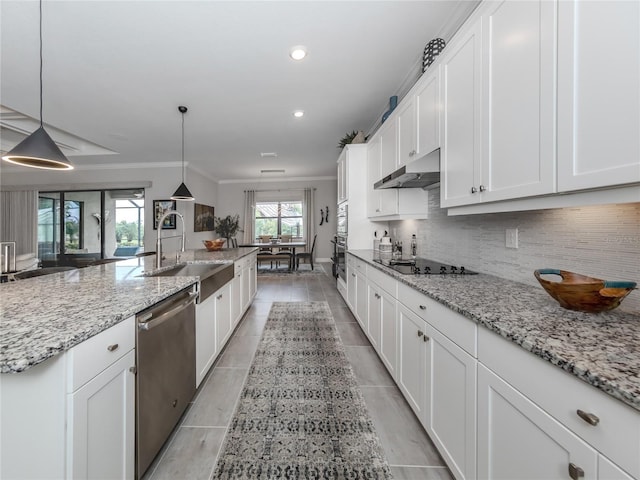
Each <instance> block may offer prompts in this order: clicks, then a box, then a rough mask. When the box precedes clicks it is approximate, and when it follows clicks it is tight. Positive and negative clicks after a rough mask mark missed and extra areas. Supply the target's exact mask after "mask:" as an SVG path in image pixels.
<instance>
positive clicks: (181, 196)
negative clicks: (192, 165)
mask: <svg viewBox="0 0 640 480" xmlns="http://www.w3.org/2000/svg"><path fill="white" fill-rule="evenodd" d="M178 111H179V112H180V113H181V114H182V183H181V184H180V186H179V187H178V189H177V190H176V191H175V193H174V194H173V195H171V200H181V201H188V202H192V201H194V200H195V198H193V195H191V192H190V191H189V189H188V188H187V186H186V185H185V183H184V114H185V113H187V107H184V106H182V105H181V106H179V107H178Z"/></svg>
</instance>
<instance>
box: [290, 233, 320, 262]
mask: <svg viewBox="0 0 640 480" xmlns="http://www.w3.org/2000/svg"><path fill="white" fill-rule="evenodd" d="M316 238H318V234H317V233H316V234H315V235H314V236H313V243H312V244H311V250H310V251H308V252H302V253H297V254H296V259H295V260H296V269H297V268H298V267H300V259H301V258H302V259H305V258H308V259H309V263H310V264H311V270H313V252H314V250H315V249H316Z"/></svg>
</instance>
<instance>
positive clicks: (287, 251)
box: [274, 234, 293, 270]
mask: <svg viewBox="0 0 640 480" xmlns="http://www.w3.org/2000/svg"><path fill="white" fill-rule="evenodd" d="M280 242H281V243H290V242H291V235H288V234H283V235H280ZM292 255H293V251H292V250H291V248H289V247H283V248H278V251H277V253H274V259H275V260H276V267H279V266H280V260H286V261H287V262H288V264H289V270H291V268H292V267H293V256H292Z"/></svg>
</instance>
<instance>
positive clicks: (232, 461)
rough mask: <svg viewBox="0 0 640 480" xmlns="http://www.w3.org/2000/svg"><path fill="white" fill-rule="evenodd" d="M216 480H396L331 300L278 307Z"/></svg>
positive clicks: (255, 361)
mask: <svg viewBox="0 0 640 480" xmlns="http://www.w3.org/2000/svg"><path fill="white" fill-rule="evenodd" d="M213 478H214V479H247V480H248V479H252V480H253V479H261V480H262V479H264V480H266V479H291V480H295V479H314V480H315V479H323V480H333V479H336V480H337V479H345V480H347V479H348V480H357V479H390V478H392V477H391V473H390V471H389V466H388V463H387V461H386V459H385V458H384V454H383V451H382V446H381V445H380V440H379V439H378V437H377V435H376V432H375V430H374V427H373V423H372V421H371V418H370V417H369V413H368V411H367V408H366V405H365V403H364V400H363V397H362V393H361V392H360V389H359V388H358V385H357V383H356V379H355V376H354V374H353V370H352V369H351V365H350V364H349V361H348V359H347V356H346V354H345V351H344V348H343V346H342V343H341V341H340V338H339V336H338V332H337V330H336V328H335V323H334V320H333V316H332V315H331V310H330V309H329V305H328V304H327V303H326V302H274V303H273V305H272V307H271V311H270V312H269V317H268V320H267V323H266V325H265V329H264V332H263V334H262V339H261V340H260V344H259V345H258V349H257V351H256V354H255V357H254V359H253V364H252V365H251V368H250V369H249V374H248V377H247V381H246V384H245V386H244V389H243V391H242V393H241V396H240V402H239V405H238V407H237V410H236V412H235V414H234V418H233V420H232V421H231V425H230V427H229V431H228V432H227V435H226V437H225V441H224V444H223V446H222V450H221V452H220V456H219V459H218V464H217V465H216V469H215V472H214V474H213Z"/></svg>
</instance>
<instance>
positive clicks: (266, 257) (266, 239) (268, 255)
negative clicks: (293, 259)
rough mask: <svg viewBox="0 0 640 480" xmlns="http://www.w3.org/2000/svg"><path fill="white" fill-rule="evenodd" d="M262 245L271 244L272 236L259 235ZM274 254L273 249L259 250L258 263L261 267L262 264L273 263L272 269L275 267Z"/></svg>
mask: <svg viewBox="0 0 640 480" xmlns="http://www.w3.org/2000/svg"><path fill="white" fill-rule="evenodd" d="M258 238H259V239H260V243H271V235H259V236H258ZM272 257H273V252H272V250H271V247H269V248H267V247H264V248H260V249H259V250H258V256H257V259H256V260H257V263H258V266H260V264H261V262H265V261H266V262H271V267H273V258H272Z"/></svg>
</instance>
